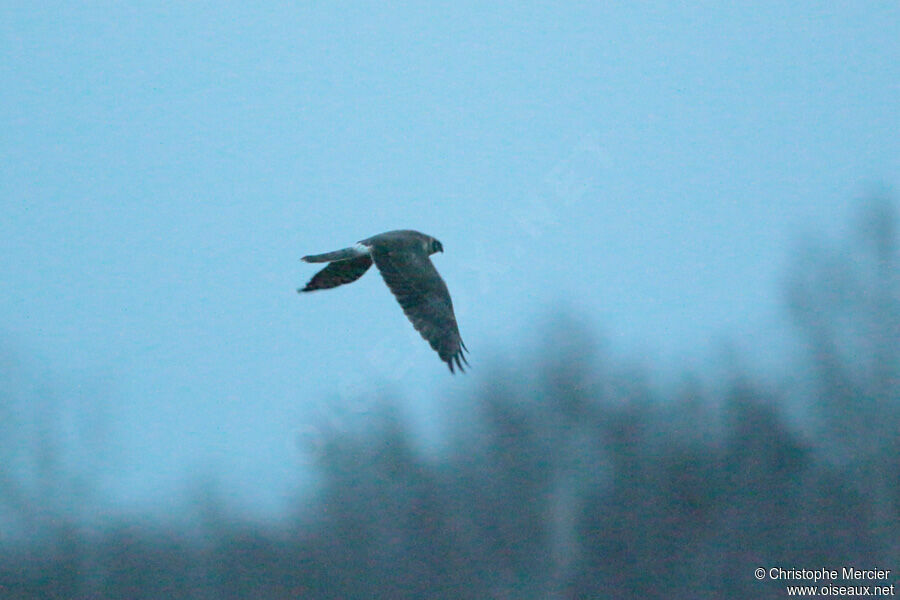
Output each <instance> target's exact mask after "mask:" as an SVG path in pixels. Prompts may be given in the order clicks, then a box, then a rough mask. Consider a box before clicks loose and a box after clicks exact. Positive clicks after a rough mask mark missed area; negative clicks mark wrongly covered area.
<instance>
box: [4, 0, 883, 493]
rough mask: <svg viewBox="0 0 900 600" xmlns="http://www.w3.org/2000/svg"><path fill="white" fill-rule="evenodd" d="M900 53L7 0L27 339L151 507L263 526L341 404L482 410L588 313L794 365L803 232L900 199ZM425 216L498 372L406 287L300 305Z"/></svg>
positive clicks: (363, 10)
mask: <svg viewBox="0 0 900 600" xmlns="http://www.w3.org/2000/svg"><path fill="white" fill-rule="evenodd" d="M898 40H900V5H898V4H897V3H896V2H858V3H851V2H842V3H830V2H746V3H719V4H714V5H710V4H709V3H707V4H706V5H699V4H686V3H661V4H660V3H633V2H617V3H613V2H598V3H563V4H560V3H546V4H530V5H529V6H527V7H524V6H522V3H509V4H505V5H501V6H491V7H488V6H486V4H485V3H465V4H464V3H453V4H452V5H447V6H446V7H443V8H441V7H435V6H433V5H432V3H423V4H419V5H416V6H408V5H406V6H398V7H394V8H392V7H386V6H384V5H383V4H381V3H372V4H366V5H363V4H357V3H306V4H305V7H298V6H297V5H296V4H295V3H288V2H277V3H268V4H267V5H266V8H258V7H251V5H250V4H248V3H244V2H236V3H225V2H193V3H183V2H175V3H159V2H142V3H121V2H90V3H59V4H56V3H9V2H7V3H3V7H2V18H0V56H2V60H0V119H2V122H0V128H2V132H3V133H2V135H0V198H2V206H3V219H2V221H0V253H2V256H3V260H2V262H0V280H2V282H3V285H4V293H3V294H2V295H0V314H2V315H3V322H2V324H0V333H2V336H3V337H4V338H5V339H6V340H7V341H8V343H9V345H11V346H12V347H13V348H14V349H16V351H17V352H19V353H20V354H21V355H22V356H23V357H24V359H23V360H26V362H28V361H30V364H31V365H32V366H33V368H34V369H36V370H38V371H40V370H42V369H46V370H48V371H49V372H54V373H62V374H66V375H64V376H61V377H63V378H64V377H69V376H71V377H73V378H74V379H77V380H79V381H82V380H83V381H90V382H92V383H91V385H96V386H97V388H98V389H100V390H102V394H101V395H102V396H103V398H102V402H98V403H97V404H95V403H94V401H93V399H92V398H91V397H81V396H79V398H80V399H79V400H77V401H71V402H70V406H69V408H68V409H67V410H69V411H70V412H71V413H73V414H86V413H92V412H95V411H100V412H101V413H102V415H104V416H103V417H102V418H104V419H106V420H107V422H108V428H109V431H110V433H109V441H108V448H109V451H108V453H107V454H108V457H109V458H108V459H107V462H108V463H109V466H108V469H107V470H106V472H105V473H106V474H105V475H104V486H105V487H104V490H105V491H106V492H108V493H110V494H111V497H114V498H117V502H118V503H119V504H121V505H122V506H129V505H130V503H131V502H135V503H137V504H142V505H145V504H150V503H160V502H161V503H166V502H170V501H171V498H173V497H174V496H173V492H179V491H181V490H183V488H184V486H185V485H186V482H188V481H190V480H191V478H192V477H193V476H195V475H197V474H199V473H212V474H213V475H214V476H215V475H220V476H221V477H222V479H223V481H224V482H225V483H224V485H225V488H226V489H229V490H231V489H234V490H237V491H236V492H235V494H236V495H237V496H238V497H239V500H238V502H242V503H248V504H256V505H257V506H258V507H259V508H260V509H261V510H265V509H271V508H273V507H274V508H277V506H279V502H280V499H281V498H283V494H284V492H285V490H290V489H294V488H295V487H296V486H297V485H300V484H299V483H298V481H299V480H300V479H302V477H301V476H299V475H298V472H300V473H302V472H303V470H302V467H303V461H302V457H300V456H298V454H299V453H298V451H297V448H296V446H295V444H294V443H293V441H292V440H293V439H294V437H295V435H296V433H297V432H298V431H301V432H302V431H304V430H305V429H304V428H305V427H307V426H308V425H307V424H308V423H309V422H310V421H311V420H314V419H315V418H317V417H316V416H315V415H319V416H320V417H321V416H322V415H323V414H324V415H325V417H326V419H327V418H330V419H332V421H336V422H337V423H336V426H337V427H340V423H339V421H340V419H341V417H340V416H339V415H338V416H335V414H336V413H334V412H333V408H332V407H333V405H334V403H340V402H341V401H343V400H346V399H348V398H352V397H355V396H356V395H357V394H362V393H368V394H371V393H372V391H371V390H378V389H385V390H394V391H396V392H397V393H399V394H401V395H402V396H403V397H405V398H406V399H408V400H414V401H415V402H414V404H415V406H417V407H428V406H429V405H430V404H431V403H432V402H433V401H434V400H439V399H441V398H445V397H447V396H448V395H452V394H455V393H465V392H466V390H469V389H476V388H477V387H478V385H479V382H481V381H483V380H484V379H485V378H489V377H490V374H491V365H492V364H496V363H495V361H496V360H499V359H502V360H504V361H508V362H510V363H516V361H517V360H519V359H520V357H522V356H523V354H525V352H523V350H522V348H523V347H526V348H527V347H529V346H528V344H529V343H531V342H532V341H533V340H534V339H535V335H534V332H535V330H536V329H538V328H539V327H540V324H541V323H542V322H543V321H544V320H546V318H547V317H548V315H551V314H553V313H554V311H556V310H558V308H559V307H561V306H562V307H566V308H567V309H568V310H571V311H574V312H576V313H583V314H585V315H586V316H587V319H588V321H589V322H590V323H592V324H593V326H594V327H595V328H596V331H597V332H598V333H600V334H602V336H603V339H604V340H605V343H606V345H607V347H608V348H609V349H610V350H611V351H613V352H616V353H619V354H621V355H622V356H625V357H631V358H645V359H647V360H648V361H651V362H652V363H654V364H662V365H666V366H667V367H671V368H674V369H676V370H677V369H678V368H680V367H681V366H682V365H686V366H696V365H702V364H704V361H707V360H709V359H710V357H711V356H713V355H714V354H715V353H716V352H717V348H718V345H719V344H720V343H721V340H722V339H724V338H725V337H730V338H731V339H733V340H736V341H737V343H738V345H739V347H741V348H742V349H743V350H744V351H746V352H747V353H748V354H749V355H751V356H754V355H755V356H766V355H768V356H771V355H773V354H775V355H777V352H778V349H777V348H773V347H772V346H773V345H774V342H773V340H778V339H779V335H780V333H781V331H782V330H783V329H784V327H783V322H782V321H781V299H780V295H779V291H780V290H779V285H780V282H781V280H782V276H783V273H784V269H785V266H786V264H787V263H788V260H789V253H790V251H791V249H792V247H793V244H794V242H795V241H796V239H797V238H798V236H800V235H801V234H804V233H810V232H822V233H823V234H837V233H839V232H840V231H841V230H842V228H843V227H844V224H845V223H846V222H847V221H848V219H849V218H850V217H851V215H852V214H853V212H854V211H853V208H854V206H855V204H856V203H857V201H858V200H859V199H860V198H861V197H863V196H864V195H865V194H866V193H867V192H868V191H869V190H871V189H873V188H879V189H880V188H882V187H884V186H887V187H889V188H893V189H896V187H897V184H898V180H897V174H898V173H900V135H898V131H900V127H898V124H900V123H898V119H900V117H898V115H900V111H898V108H897V107H898V106H900V66H898V65H900V42H898ZM397 228H414V229H419V230H421V231H424V232H426V233H429V234H431V235H434V236H435V237H437V238H438V239H440V240H441V241H442V242H443V244H444V247H445V250H446V252H445V253H444V254H439V255H437V256H436V257H435V259H434V260H435V264H436V265H437V267H438V269H439V270H440V271H441V273H442V274H443V276H444V278H445V280H446V281H447V283H448V285H449V287H450V290H451V292H452V293H453V297H454V303H455V305H456V311H457V317H458V320H459V323H460V328H461V330H462V334H463V338H464V339H465V341H466V344H467V345H468V347H469V348H470V350H471V355H470V362H471V363H472V367H473V368H472V372H471V373H470V374H469V375H466V376H464V377H455V378H454V377H451V376H450V375H449V373H448V372H447V369H446V366H445V365H443V364H442V363H440V362H439V361H438V360H437V358H436V356H435V355H434V354H433V353H432V352H431V350H430V349H429V348H428V346H427V345H426V344H425V342H424V341H422V340H421V339H419V338H418V335H417V334H416V333H415V332H414V331H413V330H412V328H411V327H410V326H409V324H408V323H407V322H406V320H405V318H404V316H403V314H402V313H401V311H400V309H399V308H398V306H397V305H396V303H395V301H394V300H393V298H392V297H391V295H390V294H389V292H388V291H387V288H386V287H385V286H384V284H383V283H382V282H381V280H380V278H379V277H378V275H377V273H375V272H372V273H369V274H367V275H366V276H365V277H364V278H363V279H362V280H360V281H359V282H358V283H355V284H354V285H352V286H347V287H345V288H342V289H339V290H333V291H331V292H328V293H325V292H323V293H319V294H313V295H309V296H304V297H300V296H298V295H297V294H296V293H295V289H296V287H297V286H299V285H302V284H303V283H305V281H306V280H307V279H308V278H309V277H310V276H311V275H312V274H313V273H314V272H315V269H314V268H313V267H312V266H310V265H305V264H303V263H300V262H299V260H298V259H299V257H300V256H302V255H304V254H308V253H316V252H324V251H328V250H333V249H336V248H339V247H343V246H346V245H349V244H351V243H353V242H355V241H357V240H359V239H362V238H365V237H368V236H370V235H373V234H375V233H378V232H381V231H384V230H389V229H397ZM780 343H781V342H780V341H779V342H778V344H780ZM336 382H340V383H336ZM98 407H99V408H98ZM430 415H431V413H430V412H429V411H428V409H427V408H425V409H422V410H420V411H419V414H418V415H417V418H418V419H419V420H420V421H421V422H423V423H424V424H425V425H428V424H429V423H428V421H429V416H430ZM431 425H434V423H431ZM249 489H252V490H254V491H252V492H248V491H247V490H249ZM137 504H136V505H137Z"/></svg>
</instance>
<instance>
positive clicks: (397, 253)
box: [297, 229, 469, 373]
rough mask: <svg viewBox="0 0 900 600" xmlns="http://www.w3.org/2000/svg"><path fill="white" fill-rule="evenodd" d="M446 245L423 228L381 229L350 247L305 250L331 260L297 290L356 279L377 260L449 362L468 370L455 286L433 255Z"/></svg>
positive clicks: (420, 328)
mask: <svg viewBox="0 0 900 600" xmlns="http://www.w3.org/2000/svg"><path fill="white" fill-rule="evenodd" d="M443 251H444V247H443V245H441V243H440V242H439V241H437V240H436V239H434V238H433V237H431V236H430V235H425V234H424V233H419V232H418V231H412V230H409V229H401V230H398V231H388V232H386V233H380V234H378V235H375V236H372V237H370V238H368V239H365V240H362V241H360V242H357V244H356V245H355V246H351V247H350V248H344V249H343V250H335V251H334V252H326V253H325V254H314V255H312V256H304V257H303V260H304V261H305V262H308V263H323V262H327V263H328V266H326V267H325V268H324V269H322V270H321V271H319V272H318V273H316V274H315V275H314V276H313V278H312V279H310V280H309V283H307V284H306V286H305V287H303V288H302V289H299V290H297V291H298V292H312V291H314V290H326V289H329V288H333V287H337V286H339V285H343V284H345V283H352V282H354V281H356V280H357V279H359V278H360V277H362V275H363V273H365V272H366V271H367V270H368V269H369V267H371V266H372V262H373V261H374V262H375V266H376V267H378V270H379V271H380V272H381V276H382V277H383V278H384V282H385V283H386V284H387V286H388V287H389V288H390V289H391V292H393V294H394V296H395V297H396V298H397V302H399V303H400V306H401V307H402V308H403V312H404V313H405V314H406V316H407V317H408V318H409V320H410V321H411V322H412V324H413V327H415V328H416V331H418V332H419V333H420V334H421V335H422V337H423V338H425V340H426V341H427V342H428V343H429V344H431V347H432V348H434V350H435V351H436V352H437V353H438V356H440V357H441V360H442V361H444V362H445V363H447V365H448V366H449V367H450V372H451V373H453V372H454V371H453V363H454V362H455V363H456V366H457V367H458V368H459V370H460V371H465V369H463V363H465V364H466V365H468V364H469V361H467V360H466V357H465V356H464V355H463V351H464V350H465V351H466V352H468V349H467V348H466V345H465V344H464V343H463V341H462V338H461V337H460V336H459V328H458V327H457V325H456V317H455V316H454V314H453V302H452V301H451V300H450V292H449V291H448V290H447V284H446V283H444V280H443V279H441V276H440V274H439V273H438V272H437V269H435V268H434V265H433V264H431V259H430V258H428V257H429V256H431V255H432V254H434V253H435V252H443Z"/></svg>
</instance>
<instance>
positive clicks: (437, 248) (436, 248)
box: [428, 238, 444, 254]
mask: <svg viewBox="0 0 900 600" xmlns="http://www.w3.org/2000/svg"><path fill="white" fill-rule="evenodd" d="M443 251H444V245H443V244H441V243H440V242H439V241H437V240H436V239H434V238H431V244H430V247H429V248H428V254H434V253H435V252H443Z"/></svg>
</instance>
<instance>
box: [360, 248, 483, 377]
mask: <svg viewBox="0 0 900 600" xmlns="http://www.w3.org/2000/svg"><path fill="white" fill-rule="evenodd" d="M372 258H374V259H375V266H377V267H378V270H379V271H380V272H381V276H382V277H383V278H384V281H385V283H387V286H388V287H389V288H390V289H391V292H393V294H394V296H395V297H396V298H397V301H398V302H399V303H400V306H401V307H402V308H403V312H404V313H405V314H406V316H407V317H408V318H409V320H410V322H412V324H413V327H415V328H416V331H418V332H419V333H420V334H421V335H422V337H423V338H425V340H426V341H427V342H428V343H429V344H431V347H432V348H434V350H435V351H437V353H438V356H440V357H441V360H443V361H444V362H446V363H447V365H448V366H449V367H450V372H451V373H452V372H453V363H454V362H455V363H456V366H457V367H459V370H460V371H463V370H464V369H463V365H462V363H466V364H467V365H468V364H469V363H468V361H466V358H465V356H463V350H465V348H466V346H465V344H463V341H462V338H460V336H459V328H458V327H457V325H456V316H455V315H454V314H453V302H452V301H451V300H450V292H449V291H448V290H447V284H445V283H444V280H443V279H441V276H440V274H439V273H438V272H437V269H435V268H434V265H433V264H432V263H431V260H429V258H428V256H427V255H426V254H425V253H424V252H422V251H417V250H412V249H409V248H400V249H393V250H392V249H383V248H382V249H379V248H377V247H376V248H375V249H373V252H372Z"/></svg>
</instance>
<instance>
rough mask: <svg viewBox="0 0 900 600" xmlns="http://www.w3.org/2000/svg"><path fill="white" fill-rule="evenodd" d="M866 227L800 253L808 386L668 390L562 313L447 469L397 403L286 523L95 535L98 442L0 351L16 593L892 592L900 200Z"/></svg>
mask: <svg viewBox="0 0 900 600" xmlns="http://www.w3.org/2000/svg"><path fill="white" fill-rule="evenodd" d="M853 231H854V235H853V237H851V238H849V239H846V240H842V241H840V242H836V243H835V242H833V243H830V244H826V243H822V242H815V241H811V242H806V243H804V244H801V245H800V246H799V250H798V252H797V256H796V257H795V258H794V259H793V260H792V265H791V268H790V270H789V272H788V273H786V276H785V284H784V295H785V304H786V311H785V313H786V322H788V323H789V324H790V326H791V327H792V330H793V332H794V334H795V335H796V338H797V340H798V341H799V342H800V343H801V347H802V356H799V357H796V358H797V361H796V362H797V364H798V365H800V366H799V367H795V368H796V371H797V372H796V373H791V374H790V375H791V379H792V381H794V382H796V383H797V385H791V386H780V385H775V384H773V380H774V378H769V377H768V376H763V375H760V374H758V373H753V372H734V373H731V374H729V375H728V376H727V377H726V378H725V379H724V380H721V378H715V377H707V376H706V374H703V373H698V374H696V375H695V376H692V377H688V376H686V377H685V378H684V380H683V381H682V383H680V384H677V385H673V386H672V387H671V388H670V389H663V390H660V389H658V388H657V387H654V386H652V385H650V384H648V383H647V382H646V378H645V377H644V376H643V375H642V372H652V365H643V366H641V367H640V369H636V368H633V367H629V366H623V365H617V364H613V363H612V362H611V361H610V360H609V359H608V357H607V356H605V355H604V353H603V352H602V351H601V349H600V347H599V346H598V344H597V341H596V340H595V339H594V338H593V336H592V335H591V334H590V333H589V330H588V329H587V328H586V327H585V326H584V323H582V322H581V321H580V320H579V318H578V317H577V316H568V317H562V318H560V319H559V320H558V321H557V322H556V325H555V326H554V327H553V328H551V329H550V330H548V331H547V332H546V336H545V342H544V348H543V353H542V354H543V355H542V357H541V358H540V359H539V360H538V361H537V363H536V364H522V365H507V366H504V367H502V368H501V367H499V366H498V367H497V369H496V373H495V375H494V376H493V378H489V380H488V381H487V382H486V384H485V387H484V389H482V390H481V391H480V393H479V394H477V395H476V396H475V397H472V398H467V399H465V400H464V401H462V402H461V403H460V402H459V401H458V400H454V402H457V405H456V406H455V407H454V408H453V409H451V410H449V411H448V415H449V416H448V421H449V428H450V430H451V434H450V437H449V442H448V446H447V450H446V452H445V453H444V454H443V455H441V456H440V457H439V458H428V457H425V456H423V455H422V454H421V453H420V452H419V451H417V450H416V445H415V443H414V439H413V437H412V436H413V435H414V434H413V433H412V432H411V431H410V430H409V428H408V427H407V426H406V425H405V424H404V422H403V421H402V420H401V419H400V418H399V417H398V416H397V414H396V412H394V411H393V410H391V408H390V405H387V406H386V407H385V408H384V409H383V410H381V411H380V412H377V413H375V414H372V415H370V418H369V419H368V420H367V421H366V428H365V429H364V430H361V431H360V432H359V433H358V435H356V434H347V433H344V434H342V435H333V436H330V437H328V438H326V439H324V440H322V442H321V447H320V448H318V452H317V455H318V461H317V463H316V465H317V467H318V469H319V474H320V476H321V479H320V485H319V487H318V488H317V489H315V490H310V491H309V493H308V495H306V496H304V497H303V498H298V499H297V509H296V511H295V512H294V513H293V514H291V515H288V516H286V517H285V519H284V521H283V522H282V523H280V524H278V525H277V526H273V525H271V524H261V523H255V522H252V521H248V520H246V519H243V518H241V517H240V516H239V515H233V514H229V513H227V511H224V510H220V509H219V508H218V507H217V505H216V498H215V496H212V497H210V498H207V499H206V500H205V502H206V503H207V506H205V507H204V509H203V510H202V511H200V512H201V513H202V514H203V518H202V522H201V523H198V524H197V527H195V528H192V531H191V532H190V533H185V532H183V531H180V530H176V529H174V528H172V527H171V526H167V525H163V524H159V523H154V522H152V521H140V522H126V523H121V522H120V523H106V524H104V525H102V526H96V524H90V525H89V524H87V523H86V522H85V521H84V516H83V515H84V514H86V513H87V512H88V511H87V510H82V509H79V508H78V507H79V506H82V507H83V506H84V505H85V504H90V502H91V501H92V498H91V491H90V489H91V486H90V476H91V473H92V471H91V470H90V469H85V467H83V466H79V465H80V463H79V465H76V464H73V462H72V461H70V460H67V458H66V457H67V456H69V452H71V451H72V450H71V448H70V447H69V446H71V445H72V444H75V443H77V440H79V439H82V438H79V437H78V436H73V435H70V434H67V433H66V428H65V427H64V426H62V425H60V424H59V423H58V422H57V421H54V417H53V415H54V414H57V412H58V411H53V410H49V408H48V406H49V405H48V403H51V402H56V401H58V395H59V394H60V393H61V392H59V391H55V392H54V391H48V390H47V389H46V388H44V387H42V386H41V385H37V384H35V383H34V382H31V381H28V378H27V377H23V376H22V373H23V370H22V368H21V367H20V365H18V364H17V362H16V360H15V355H14V354H13V353H12V352H9V351H4V352H3V353H2V354H0V384H2V389H0V527H2V528H3V529H5V530H6V532H7V535H3V534H2V533H0V598H4V599H6V598H8V599H15V598H23V599H24V598H97V599H103V598H110V599H112V598H128V599H140V598H154V599H155V598H198V599H201V598H202V599H205V598H221V599H229V598H258V599H286V598H341V599H348V598H448V599H466V598H472V599H484V598H515V599H529V598H542V599H543V598H560V599H562V598H572V599H575V598H636V597H641V598H651V599H652V598H660V599H662V598H666V599H677V598H691V599H696V598H783V597H785V596H786V593H785V590H784V585H785V582H774V581H770V580H768V579H766V580H764V581H758V580H757V579H756V578H755V577H754V570H755V569H756V568H758V567H763V568H766V569H768V568H770V567H782V568H785V569H795V568H796V569H799V568H807V569H816V568H837V569H839V568H840V567H842V566H852V567H857V568H864V569H871V568H876V567H877V568H882V569H892V578H891V580H890V581H888V582H886V583H888V584H889V583H896V582H897V577H896V573H897V570H898V569H900V268H898V267H900V265H898V260H900V251H898V245H900V236H898V215H897V209H896V205H895V204H893V203H892V202H890V201H888V200H877V201H872V202H870V203H869V204H867V205H866V206H864V207H863V208H862V209H861V211H860V214H859V215H858V222H857V223H856V224H855V226H854V228H853ZM641 369H643V370H644V371H641ZM55 399H57V400H55ZM82 437H84V436H82ZM90 437H91V436H90V435H88V436H87V438H90ZM73 507H75V508H73ZM22 531H25V532H32V535H31V536H30V539H28V541H27V543H23V542H22V538H21V536H15V535H12V533H14V532H16V533H21V532H22Z"/></svg>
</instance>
